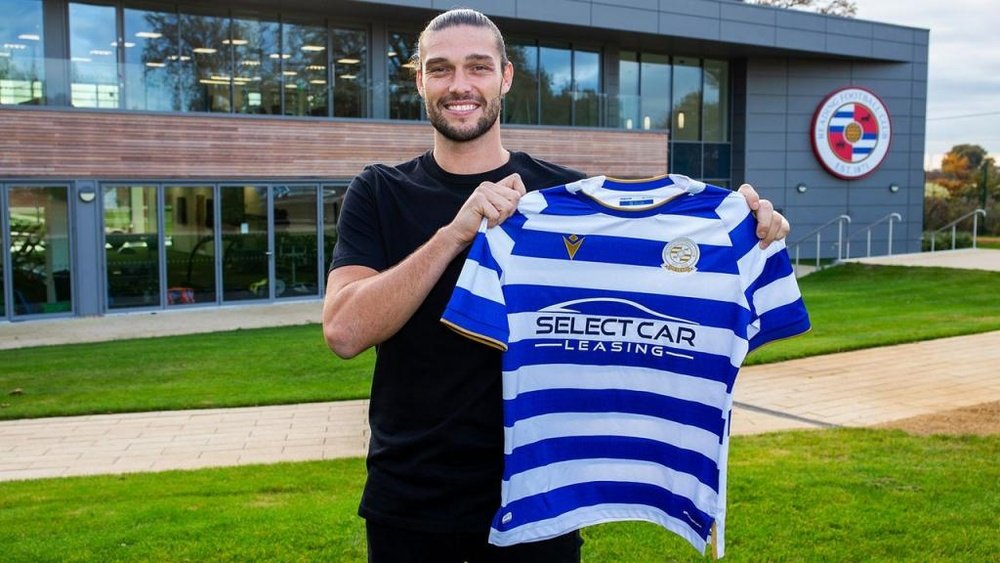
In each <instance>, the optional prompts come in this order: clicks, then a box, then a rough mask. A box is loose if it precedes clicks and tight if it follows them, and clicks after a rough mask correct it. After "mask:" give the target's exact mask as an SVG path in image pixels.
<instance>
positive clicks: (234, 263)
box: [219, 186, 284, 302]
mask: <svg viewBox="0 0 1000 563" xmlns="http://www.w3.org/2000/svg"><path fill="white" fill-rule="evenodd" d="M220 190H221V195H220V197H221V199H222V207H221V208H220V211H221V224H220V225H219V227H220V231H221V235H222V300H223V301H224V302H233V301H253V300H266V299H270V298H271V297H272V284H271V283H270V279H271V269H272V266H271V257H272V252H271V245H270V241H269V237H268V224H269V223H270V222H271V219H270V209H271V206H270V205H268V191H269V190H268V187H267V186H222V187H221V188H220ZM275 285H276V284H275ZM273 289H275V290H277V289H280V290H281V291H284V287H282V288H277V287H274V288H273ZM274 293H275V294H278V293H279V292H278V291H275V292H274Z"/></svg>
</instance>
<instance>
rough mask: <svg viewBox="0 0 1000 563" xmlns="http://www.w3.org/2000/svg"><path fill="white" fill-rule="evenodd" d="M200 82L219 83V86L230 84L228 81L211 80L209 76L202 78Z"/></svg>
mask: <svg viewBox="0 0 1000 563" xmlns="http://www.w3.org/2000/svg"><path fill="white" fill-rule="evenodd" d="M198 82H200V83H202V84H215V85H218V86H228V85H229V82H228V81H221V80H210V79H208V78H202V79H201V80H199V81H198Z"/></svg>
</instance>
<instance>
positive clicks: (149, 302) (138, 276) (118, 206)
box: [102, 186, 160, 309]
mask: <svg viewBox="0 0 1000 563" xmlns="http://www.w3.org/2000/svg"><path fill="white" fill-rule="evenodd" d="M102 203H103V205H104V262H105V264H106V265H107V272H106V273H107V283H108V308H110V309H121V308H125V307H151V306H158V305H159V304H160V256H159V240H158V234H159V225H158V223H157V220H158V219H157V213H156V187H155V186H113V187H112V186H109V187H105V188H104V190H103V199H102Z"/></svg>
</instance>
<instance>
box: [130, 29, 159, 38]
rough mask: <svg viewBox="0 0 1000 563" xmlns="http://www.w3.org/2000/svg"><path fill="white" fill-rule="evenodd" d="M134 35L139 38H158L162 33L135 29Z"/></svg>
mask: <svg viewBox="0 0 1000 563" xmlns="http://www.w3.org/2000/svg"><path fill="white" fill-rule="evenodd" d="M135 36H136V37H138V38H140V39H159V38H161V37H163V34H162V33H157V32H155V31H137V32H136V34H135Z"/></svg>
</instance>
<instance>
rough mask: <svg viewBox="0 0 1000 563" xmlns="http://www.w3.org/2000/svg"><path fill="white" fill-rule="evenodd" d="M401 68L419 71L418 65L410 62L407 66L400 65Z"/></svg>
mask: <svg viewBox="0 0 1000 563" xmlns="http://www.w3.org/2000/svg"><path fill="white" fill-rule="evenodd" d="M399 66H401V67H403V68H408V69H410V70H417V63H415V62H413V61H410V62H408V63H406V64H402V65H399Z"/></svg>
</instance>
